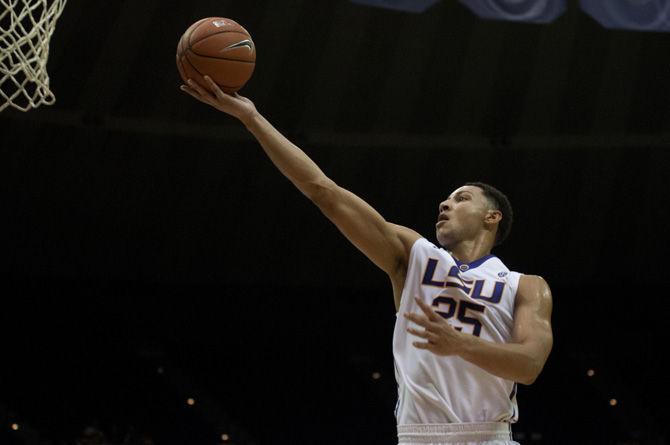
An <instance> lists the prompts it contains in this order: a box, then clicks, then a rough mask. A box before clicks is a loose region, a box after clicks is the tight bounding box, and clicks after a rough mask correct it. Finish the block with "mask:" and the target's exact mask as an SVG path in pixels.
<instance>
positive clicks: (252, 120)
mask: <svg viewBox="0 0 670 445" xmlns="http://www.w3.org/2000/svg"><path fill="white" fill-rule="evenodd" d="M238 119H239V120H240V122H242V124H244V126H245V127H247V130H249V131H253V129H254V127H256V126H258V124H259V123H260V121H261V115H260V113H259V112H258V111H256V110H255V109H254V110H253V111H250V112H248V113H245V114H243V115H240V116H238Z"/></svg>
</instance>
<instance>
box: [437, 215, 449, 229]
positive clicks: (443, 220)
mask: <svg viewBox="0 0 670 445" xmlns="http://www.w3.org/2000/svg"><path fill="white" fill-rule="evenodd" d="M445 221H449V217H448V216H447V215H444V214H442V215H440V216H439V217H438V218H437V224H435V225H436V226H439V225H440V223H443V222H445Z"/></svg>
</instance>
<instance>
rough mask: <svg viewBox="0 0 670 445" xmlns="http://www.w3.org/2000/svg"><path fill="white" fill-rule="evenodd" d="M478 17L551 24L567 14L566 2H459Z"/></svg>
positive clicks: (492, 0) (497, 0) (542, 0)
mask: <svg viewBox="0 0 670 445" xmlns="http://www.w3.org/2000/svg"><path fill="white" fill-rule="evenodd" d="M459 1H460V2H461V3H462V4H463V5H465V6H466V7H467V8H468V9H469V10H470V11H472V12H473V13H475V15H477V16H478V17H481V18H483V19H490V20H508V21H516V22H530V23H550V22H553V21H554V20H556V19H557V18H558V17H560V16H561V15H562V14H563V13H564V12H565V7H566V5H565V0H459Z"/></svg>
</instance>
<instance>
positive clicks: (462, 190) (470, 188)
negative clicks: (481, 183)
mask: <svg viewBox="0 0 670 445" xmlns="http://www.w3.org/2000/svg"><path fill="white" fill-rule="evenodd" d="M462 194H465V195H470V196H472V197H473V198H474V197H483V196H484V195H483V193H482V189H480V188H479V187H477V186H475V185H462V186H460V187H459V188H457V189H456V190H454V191H453V192H451V193H450V194H449V196H448V197H447V199H449V198H455V197H456V196H458V195H462Z"/></svg>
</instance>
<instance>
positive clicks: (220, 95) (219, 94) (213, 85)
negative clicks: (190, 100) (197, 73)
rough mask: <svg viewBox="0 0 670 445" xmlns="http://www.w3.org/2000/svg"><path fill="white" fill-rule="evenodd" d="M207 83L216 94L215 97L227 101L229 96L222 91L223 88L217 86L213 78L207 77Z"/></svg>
mask: <svg viewBox="0 0 670 445" xmlns="http://www.w3.org/2000/svg"><path fill="white" fill-rule="evenodd" d="M205 82H207V84H208V85H209V87H210V88H211V89H212V91H213V92H214V95H215V96H216V97H217V98H218V99H224V100H225V99H226V96H227V94H226V93H224V92H223V91H221V88H219V86H218V85H217V84H216V82H214V81H213V80H212V78H211V77H209V76H205Z"/></svg>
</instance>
